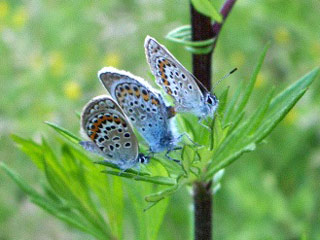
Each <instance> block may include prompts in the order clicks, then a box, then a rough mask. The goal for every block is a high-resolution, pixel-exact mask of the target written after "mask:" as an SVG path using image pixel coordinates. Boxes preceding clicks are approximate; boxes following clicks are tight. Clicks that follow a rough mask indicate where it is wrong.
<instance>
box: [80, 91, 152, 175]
mask: <svg viewBox="0 0 320 240" xmlns="http://www.w3.org/2000/svg"><path fill="white" fill-rule="evenodd" d="M81 129H82V132H83V134H84V135H86V136H87V137H89V138H90V141H82V142H80V145H81V146H82V147H83V148H84V149H86V150H88V151H90V152H93V153H96V154H99V155H101V156H103V157H104V158H105V161H107V162H110V163H113V164H115V165H117V166H118V167H119V168H120V169H121V170H123V171H125V170H126V169H128V168H132V167H134V166H136V165H138V163H148V162H149V157H147V156H145V155H144V154H142V153H139V146H138V140H137V137H136V135H135V134H134V132H133V130H132V127H131V125H130V123H129V120H128V119H127V117H126V115H125V114H124V112H123V111H122V109H121V108H120V106H119V105H118V104H117V103H116V102H115V101H114V100H113V99H112V98H110V97H108V96H98V97H95V98H93V99H92V100H91V101H89V103H88V104H87V105H86V106H85V107H84V109H83V111H82V114H81Z"/></svg>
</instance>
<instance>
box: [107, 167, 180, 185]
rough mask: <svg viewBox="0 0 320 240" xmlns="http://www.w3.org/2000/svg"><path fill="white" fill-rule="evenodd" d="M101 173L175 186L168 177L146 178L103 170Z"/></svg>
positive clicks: (173, 180) (174, 181)
mask: <svg viewBox="0 0 320 240" xmlns="http://www.w3.org/2000/svg"><path fill="white" fill-rule="evenodd" d="M102 172H103V173H107V174H110V175H114V176H118V177H122V178H129V179H133V180H136V181H143V182H150V183H155V184H160V185H175V184H176V180H175V179H173V178H169V177H162V176H154V177H147V176H139V175H136V174H132V173H127V172H116V171H109V170H104V171H102Z"/></svg>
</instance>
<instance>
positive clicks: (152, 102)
mask: <svg viewBox="0 0 320 240" xmlns="http://www.w3.org/2000/svg"><path fill="white" fill-rule="evenodd" d="M98 76H99V79H100V80H101V82H102V84H103V85H104V87H105V88H106V89H107V90H108V92H109V93H110V95H111V96H112V97H113V98H114V99H115V100H116V101H117V102H118V104H119V105H120V106H121V108H122V109H123V111H124V112H125V114H126V115H127V116H128V118H129V120H130V121H131V123H132V124H133V125H134V126H135V128H136V129H137V130H138V131H139V133H140V134H141V136H142V137H143V138H144V139H145V140H146V142H147V143H148V145H149V146H150V148H151V150H152V151H154V152H159V151H162V150H164V149H165V148H167V147H168V145H170V140H171V138H172V134H171V131H170V126H169V120H168V118H169V115H168V108H167V107H166V105H165V103H164V101H163V99H162V97H161V95H160V94H159V93H157V92H155V91H154V90H153V89H152V88H151V87H150V86H149V85H148V84H147V83H146V82H145V81H144V80H143V79H141V78H139V77H137V76H134V75H132V74H131V73H128V72H125V71H120V70H117V69H115V68H112V67H106V68H103V69H102V70H100V71H99V73H98ZM166 139H167V141H166Z"/></svg>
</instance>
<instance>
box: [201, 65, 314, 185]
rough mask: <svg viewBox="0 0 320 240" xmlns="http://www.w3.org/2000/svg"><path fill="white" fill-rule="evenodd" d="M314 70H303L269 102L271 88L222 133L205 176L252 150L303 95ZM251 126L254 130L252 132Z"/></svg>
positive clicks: (312, 77) (310, 81)
mask: <svg viewBox="0 0 320 240" xmlns="http://www.w3.org/2000/svg"><path fill="white" fill-rule="evenodd" d="M318 72H319V68H317V69H314V70H313V71H311V72H310V73H308V74H306V75H305V76H304V77H302V78H301V79H300V80H298V81H297V82H295V83H293V84H291V85H290V86H289V87H288V88H287V89H286V90H284V91H283V92H282V93H280V94H279V95H278V96H277V97H275V98H274V99H273V100H272V101H271V103H270V99H271V96H272V92H271V93H270V94H269V95H268V96H267V98H266V100H265V101H264V102H263V103H262V104H261V106H260V108H259V109H258V110H257V112H256V113H254V114H253V115H252V116H251V117H250V118H249V119H248V120H247V121H246V122H244V123H242V124H241V125H240V126H239V127H238V128H237V129H235V130H234V131H233V132H232V133H231V134H230V135H229V136H228V137H226V139H225V141H223V142H222V143H221V145H219V147H218V149H217V150H216V152H215V154H214V156H213V159H214V161H213V162H212V163H211V165H210V166H209V171H208V173H207V174H206V178H207V179H210V178H211V177H212V176H213V174H214V173H216V172H217V171H219V170H220V169H222V168H225V167H226V166H228V165H230V164H231V163H232V162H234V161H235V160H236V159H238V158H239V157H240V156H241V155H242V154H243V153H245V152H249V151H253V150H255V148H256V144H257V143H259V142H260V141H262V140H263V138H265V137H266V136H267V135H268V134H269V133H270V132H271V130H272V129H273V128H274V127H275V126H276V125H277V124H278V123H279V122H280V121H281V119H283V118H284V116H285V115H286V114H287V113H288V112H289V110H290V109H291V108H292V107H293V106H294V105H295V104H296V102H297V101H298V100H299V99H300V98H301V97H302V96H303V94H304V93H305V91H306V90H307V88H308V86H310V84H311V83H312V81H313V80H314V79H315V78H316V76H317V74H318ZM269 103H270V104H269ZM267 109H268V110H267ZM262 118H263V119H262ZM257 125H259V126H257ZM254 129H257V130H255V131H254V132H253V133H252V131H253V130H254ZM250 132H251V133H252V134H251V135H250V134H249V133H250Z"/></svg>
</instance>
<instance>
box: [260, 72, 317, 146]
mask: <svg viewBox="0 0 320 240" xmlns="http://www.w3.org/2000/svg"><path fill="white" fill-rule="evenodd" d="M318 73H319V68H315V69H314V70H312V71H311V72H309V73H308V74H306V75H305V76H303V77H302V78H301V79H300V80H298V81H296V82H295V83H293V84H291V85H290V86H289V87H288V88H286V89H285V90H284V91H283V92H281V93H280V94H279V95H278V96H277V97H275V98H274V99H273V100H272V101H271V104H270V107H269V109H268V111H267V113H266V116H265V118H264V120H263V121H262V123H261V124H260V126H259V128H258V129H257V131H256V132H255V133H254V138H255V140H256V141H257V142H260V141H262V140H263V138H265V137H266V136H267V135H268V134H269V133H270V132H271V131H272V129H273V128H274V127H275V126H276V125H277V124H278V123H279V122H280V121H281V120H282V119H283V118H284V117H285V115H286V114H287V113H288V112H289V111H290V110H291V109H292V108H293V106H294V105H295V104H296V103H297V101H298V100H299V99H300V98H301V97H302V96H303V95H304V93H305V92H306V90H307V88H308V87H309V86H310V85H311V83H312V82H313V80H314V79H315V78H316V77H317V75H318Z"/></svg>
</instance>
